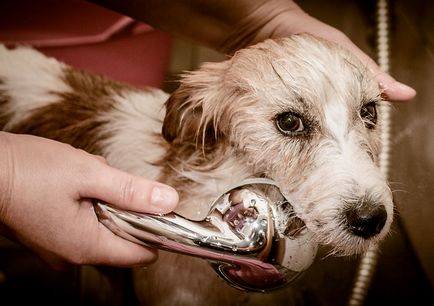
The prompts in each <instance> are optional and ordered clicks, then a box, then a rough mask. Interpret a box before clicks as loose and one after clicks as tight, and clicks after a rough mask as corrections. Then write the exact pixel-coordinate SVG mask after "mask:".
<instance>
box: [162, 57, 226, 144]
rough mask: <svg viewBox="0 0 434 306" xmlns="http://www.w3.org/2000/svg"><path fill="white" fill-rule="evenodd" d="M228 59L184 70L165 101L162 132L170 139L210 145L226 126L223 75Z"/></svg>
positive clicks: (171, 141)
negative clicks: (175, 87) (188, 70)
mask: <svg viewBox="0 0 434 306" xmlns="http://www.w3.org/2000/svg"><path fill="white" fill-rule="evenodd" d="M228 65H229V63H228V61H225V62H220V63H206V64H204V65H203V66H202V67H201V68H200V69H199V70H197V71H193V72H190V73H188V74H185V75H184V76H183V77H182V79H181V83H180V86H179V88H178V89H177V90H175V91H174V92H173V94H172V95H171V96H170V97H169V99H168V100H167V102H166V116H165V119H164V123H163V136H164V138H165V139H166V140H167V141H168V142H169V143H174V142H177V143H184V144H186V143H190V144H192V143H193V144H195V145H203V146H205V147H207V148H210V147H213V146H214V145H215V144H216V142H217V140H220V139H221V138H222V137H224V135H225V133H226V130H227V127H228V124H229V123H228V121H229V118H228V116H226V115H225V113H226V109H227V99H225V97H227V95H228V94H229V91H230V90H229V89H228V88H227V87H226V86H225V82H224V78H225V72H226V70H227V67H228Z"/></svg>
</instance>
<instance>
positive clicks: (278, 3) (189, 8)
mask: <svg viewBox="0 0 434 306" xmlns="http://www.w3.org/2000/svg"><path fill="white" fill-rule="evenodd" d="M92 2H95V3H98V4H101V5H103V6H105V7H107V8H110V9H113V10H115V11H118V12H121V13H123V14H126V15H128V16H131V17H133V18H135V19H137V20H141V21H145V22H147V23H149V24H151V25H152V26H154V27H156V28H159V29H161V30H164V31H167V32H169V33H173V34H175V35H180V36H184V37H187V38H189V39H192V40H195V41H197V42H198V43H201V44H203V45H206V46H209V47H212V48H214V49H216V50H219V51H221V52H223V53H229V54H230V53H233V52H235V51H236V50H237V49H240V48H242V47H245V46H248V45H250V44H254V43H256V42H259V41H262V40H264V39H266V38H273V37H282V36H289V35H291V34H297V33H303V32H306V33H310V34H313V35H316V36H319V37H322V38H325V39H327V40H330V41H334V42H336V43H338V44H340V45H341V46H343V47H345V48H347V49H348V50H350V51H351V52H352V53H353V54H355V55H356V56H357V57H358V58H359V59H360V60H361V61H362V62H363V63H365V64H366V66H367V67H368V68H369V69H370V70H371V71H372V72H373V74H374V75H375V76H376V79H377V81H378V83H379V86H380V88H381V89H382V90H383V92H384V94H385V95H386V97H387V98H388V99H389V100H392V101H406V100H410V99H412V98H413V97H414V96H415V95H416V92H415V90H414V89H412V88H411V87H409V86H407V85H404V84H402V83H400V82H397V81H396V80H395V79H394V78H392V77H391V76H390V75H389V74H387V73H384V72H383V71H381V70H380V68H379V67H378V65H377V64H376V63H375V62H374V61H373V60H372V59H371V58H370V57H369V56H368V55H366V54H365V53H364V52H363V51H362V50H360V49H359V48H358V47H357V46H356V45H355V44H354V43H352V42H351V40H350V39H349V38H348V37H347V36H346V35H345V34H343V33H342V32H341V31H339V30H337V29H335V28H333V27H331V26H329V25H327V24H325V23H323V22H321V21H319V20H317V19H315V18H313V17H312V16H309V15H308V14H307V13H306V12H304V11H303V10H302V9H301V8H300V7H299V6H298V5H297V4H296V3H295V2H294V1H291V0H237V1H234V0H177V1H170V0H122V1H119V0H92Z"/></svg>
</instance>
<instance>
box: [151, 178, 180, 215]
mask: <svg viewBox="0 0 434 306" xmlns="http://www.w3.org/2000/svg"><path fill="white" fill-rule="evenodd" d="M177 203H178V194H177V192H176V191H175V190H174V189H173V188H171V187H169V186H164V185H159V186H155V187H154V188H153V189H152V191H151V205H152V206H153V208H154V209H155V210H156V212H159V213H160V212H161V213H162V212H169V211H172V210H173V209H174V208H175V207H176V204H177Z"/></svg>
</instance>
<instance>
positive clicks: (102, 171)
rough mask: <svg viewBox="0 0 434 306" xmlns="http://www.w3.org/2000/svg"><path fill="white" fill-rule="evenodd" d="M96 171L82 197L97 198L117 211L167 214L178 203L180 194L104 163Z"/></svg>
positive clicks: (84, 188)
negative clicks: (118, 209)
mask: <svg viewBox="0 0 434 306" xmlns="http://www.w3.org/2000/svg"><path fill="white" fill-rule="evenodd" d="M93 165H94V167H93V169H89V172H90V173H91V174H90V175H89V176H88V178H89V179H90V181H87V182H86V183H85V184H84V186H83V187H82V189H81V190H82V191H81V194H80V196H82V197H89V198H95V199H99V200H102V201H105V202H107V203H109V204H112V205H114V206H116V207H118V208H121V209H126V210H132V211H137V212H148V213H167V212H170V211H172V210H173V209H174V208H175V207H176V205H177V204H178V194H177V192H176V191H175V189H173V188H172V187H170V186H167V185H164V184H161V183H159V182H154V181H151V180H148V179H146V178H143V177H139V176H133V175H131V174H128V173H126V172H123V171H121V170H118V169H115V168H112V167H110V166H108V165H106V164H103V163H93Z"/></svg>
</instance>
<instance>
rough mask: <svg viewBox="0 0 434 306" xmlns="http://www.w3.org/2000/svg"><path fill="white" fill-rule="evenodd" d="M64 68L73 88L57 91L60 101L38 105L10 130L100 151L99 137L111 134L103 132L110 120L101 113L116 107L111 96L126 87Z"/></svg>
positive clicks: (68, 82)
mask: <svg viewBox="0 0 434 306" xmlns="http://www.w3.org/2000/svg"><path fill="white" fill-rule="evenodd" d="M64 72H65V74H64V78H65V79H64V81H65V83H66V84H68V85H69V86H70V87H71V88H72V91H71V92H67V93H64V92H59V93H56V94H57V95H58V96H59V101H57V102H55V103H51V104H49V105H46V106H43V107H40V108H38V109H37V110H35V111H34V112H33V113H31V114H30V115H29V116H28V117H27V118H26V120H24V121H22V122H20V123H19V124H17V125H15V126H13V127H12V128H11V130H10V132H13V133H23V134H33V135H37V136H42V137H46V138H50V139H54V140H57V141H61V142H65V143H69V144H71V145H72V146H74V147H76V148H80V149H83V150H85V151H88V152H90V153H93V154H100V152H101V148H100V147H99V144H98V140H99V139H102V138H107V137H108V136H109V135H106V134H107V132H106V134H104V135H102V133H101V127H102V126H103V125H104V124H106V123H107V122H106V121H104V120H101V119H100V118H101V116H100V115H101V114H102V113H104V112H107V111H109V110H110V109H111V108H112V107H113V104H114V101H113V100H112V99H111V96H112V95H113V94H115V93H119V92H120V91H121V89H122V88H124V87H123V86H121V85H119V84H117V83H114V82H112V81H109V80H107V79H105V78H103V77H100V76H96V75H90V74H86V73H83V72H79V71H75V70H72V69H69V68H68V69H65V71H64Z"/></svg>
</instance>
